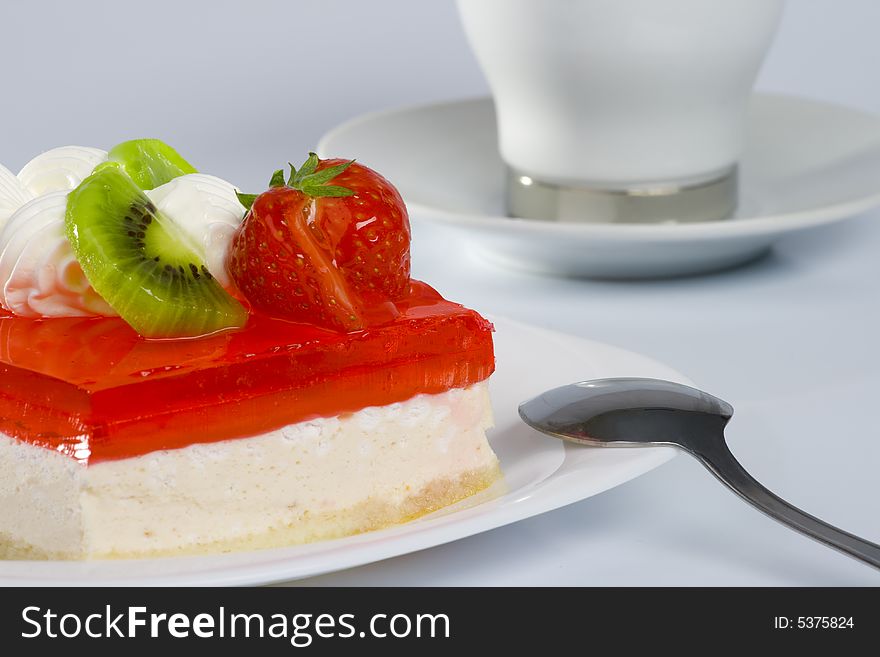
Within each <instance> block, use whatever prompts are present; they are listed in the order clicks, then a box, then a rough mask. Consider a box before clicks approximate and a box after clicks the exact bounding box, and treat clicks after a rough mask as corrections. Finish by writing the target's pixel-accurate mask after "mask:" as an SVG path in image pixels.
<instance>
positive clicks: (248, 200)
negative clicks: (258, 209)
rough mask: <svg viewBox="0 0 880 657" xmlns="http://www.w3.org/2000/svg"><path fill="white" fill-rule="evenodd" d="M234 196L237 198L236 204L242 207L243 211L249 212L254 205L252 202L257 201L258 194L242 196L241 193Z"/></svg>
mask: <svg viewBox="0 0 880 657" xmlns="http://www.w3.org/2000/svg"><path fill="white" fill-rule="evenodd" d="M235 195H236V196H237V197H238V202H239V203H241V204H242V205H243V206H244V209H245V210H247V211H248V212H250V209H251V207H253V205H254V201H256V200H257V196H259V194H242V193H241V192H235Z"/></svg>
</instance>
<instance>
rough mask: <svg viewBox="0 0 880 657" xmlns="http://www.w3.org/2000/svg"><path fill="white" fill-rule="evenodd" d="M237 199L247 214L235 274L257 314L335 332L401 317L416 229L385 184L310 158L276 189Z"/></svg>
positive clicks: (358, 167) (352, 167) (341, 164)
mask: <svg viewBox="0 0 880 657" xmlns="http://www.w3.org/2000/svg"><path fill="white" fill-rule="evenodd" d="M239 200H240V201H241V202H242V204H243V205H244V206H245V207H246V208H248V210H249V211H248V214H247V216H246V217H245V220H244V222H243V223H242V225H241V227H240V228H239V231H238V233H237V234H236V236H235V238H234V240H233V243H232V250H231V252H230V255H229V273H230V274H231V276H232V278H233V280H234V281H235V283H236V284H237V286H238V288H239V290H240V291H241V293H242V294H243V295H244V296H245V297H246V298H247V300H248V301H249V302H250V303H251V304H252V305H253V306H254V307H255V308H257V309H259V310H261V311H263V312H265V313H267V314H270V315H273V316H276V317H281V318H285V319H289V320H293V321H298V322H305V323H311V324H316V325H318V326H322V327H325V328H330V329H334V330H337V331H353V330H358V329H362V328H364V327H366V326H370V325H375V324H381V323H384V322H387V321H390V320H391V319H393V318H394V316H395V314H396V311H395V309H394V305H393V302H394V301H395V300H398V299H400V298H401V297H403V296H405V295H406V294H407V292H408V291H409V286H410V255H409V245H410V228H409V218H408V215H407V212H406V206H405V205H404V203H403V199H402V198H401V197H400V194H399V193H398V191H397V190H396V189H395V188H394V186H393V185H392V184H391V183H389V182H388V181H387V180H386V179H385V178H383V177H382V176H381V175H379V174H378V173H376V172H375V171H373V170H372V169H370V168H368V167H366V166H364V165H362V164H359V163H357V162H354V161H344V160H338V159H330V160H320V159H318V156H317V155H315V154H314V153H310V154H309V158H308V159H307V160H306V162H305V163H304V164H303V165H302V166H301V167H300V168H299V169H297V168H296V167H294V166H293V165H291V166H290V176H289V178H288V180H287V182H286V183H285V181H284V176H283V172H282V171H280V170H279V171H276V172H275V174H274V175H273V176H272V180H271V182H270V188H269V190H268V191H266V192H263V193H262V194H259V195H246V194H241V195H239Z"/></svg>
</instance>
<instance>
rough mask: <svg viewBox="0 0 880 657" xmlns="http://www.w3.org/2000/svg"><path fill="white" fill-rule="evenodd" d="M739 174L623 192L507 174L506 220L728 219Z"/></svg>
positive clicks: (734, 171) (639, 221) (732, 171)
mask: <svg viewBox="0 0 880 657" xmlns="http://www.w3.org/2000/svg"><path fill="white" fill-rule="evenodd" d="M737 177H738V176H737V168H736V166H733V167H731V168H730V169H728V170H727V171H725V172H724V173H723V174H722V175H721V176H718V177H715V178H712V179H711V180H707V181H703V182H699V183H691V184H675V183H670V184H657V185H642V186H637V187H631V188H624V189H604V188H601V187H591V186H579V185H560V184H557V183H550V182H545V181H541V180H539V179H536V178H534V177H533V176H530V175H528V174H525V173H522V172H519V171H516V170H515V169H513V168H510V167H508V169H507V190H506V202H507V208H506V209H507V214H508V215H509V216H511V217H520V218H524V219H543V220H546V221H560V222H569V223H634V224H647V223H693V222H698V221H719V220H722V219H727V218H729V217H730V216H731V215H733V213H734V212H735V211H736V205H737V192H738V182H737Z"/></svg>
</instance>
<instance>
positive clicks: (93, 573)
mask: <svg viewBox="0 0 880 657" xmlns="http://www.w3.org/2000/svg"><path fill="white" fill-rule="evenodd" d="M493 321H494V322H495V328H496V334H495V348H496V359H497V362H498V370H497V372H496V373H495V375H494V376H493V377H492V379H491V394H492V404H493V407H494V409H495V422H496V427H495V428H494V429H493V430H492V431H491V434H490V441H491V443H492V447H493V448H494V449H495V451H496V452H497V454H498V456H499V458H500V459H501V467H502V469H503V471H504V474H505V484H506V486H505V488H506V492H504V491H503V490H498V491H495V492H494V493H495V495H494V496H490V495H482V496H477V497H478V499H473V498H472V499H471V500H467V501H465V502H463V503H461V504H457V505H454V506H452V507H448V508H447V509H444V510H442V511H439V512H437V513H434V514H431V515H430V516H426V517H424V518H421V519H419V520H415V521H413V522H410V523H407V524H405V525H399V526H397V527H393V528H391V529H386V530H382V531H376V532H371V533H368V534H361V535H359V536H351V537H348V538H342V539H338V540H333V541H323V542H320V543H312V544H309V545H301V546H296V547H290V548H279V549H272V550H261V551H257V552H245V553H236V554H226V555H212V556H202V557H178V558H168V559H143V560H136V561H133V560H120V561H92V562H69V561H68V562H65V561H57V562H45V561H0V585H18V586H33V585H84V584H96V585H98V584H100V585H121V586H137V585H163V586H177V585H239V584H265V583H270V582H279V581H286V580H291V579H297V578H301V577H308V576H311V575H319V574H321V573H327V572H331V571H334V570H340V569H342V568H348V567H352V566H358V565H361V564H365V563H370V562H372V561H378V560H380V559H386V558H388V557H394V556H397V555H401V554H405V553H407V552H413V551H416V550H421V549H424V548H428V547H432V546H434V545H440V544H442V543H447V542H449V541H454V540H456V539H459V538H463V537H465V536H470V535H472V534H477V533H479V532H483V531H486V530H489V529H493V528H495V527H499V526H501V525H506V524H508V523H511V522H516V521H517V520H522V519H523V518H528V517H530V516H534V515H537V514H539V513H543V512H545V511H549V510H551V509H556V508H558V507H561V506H564V505H566V504H570V503H572V502H576V501H578V500H582V499H584V498H586V497H590V496H591V495H595V494H597V493H601V492H602V491H605V490H608V489H609V488H612V487H614V486H617V485H618V484H622V483H623V482H625V481H629V480H630V479H633V478H635V477H638V476H639V475H641V474H643V473H645V472H647V471H648V470H651V469H653V468H655V467H657V466H658V465H660V464H661V463H664V462H666V461H667V460H669V459H670V458H672V456H673V455H674V454H675V452H674V451H673V449H672V448H650V449H631V450H627V449H620V450H614V449H590V448H584V447H577V446H571V445H565V444H563V443H562V442H561V441H558V440H554V439H552V438H547V437H545V436H542V435H541V434H538V433H537V432H535V431H533V430H532V429H530V428H528V427H527V426H526V425H525V424H523V423H522V422H521V421H520V419H519V416H518V415H517V406H518V404H519V402H521V401H524V400H526V399H529V398H531V397H533V396H535V395H537V394H538V393H540V392H541V391H543V390H545V389H547V388H551V387H555V386H559V385H562V384H565V383H570V382H572V381H576V380H580V379H591V378H599V377H607V376H646V377H654V378H664V379H671V380H677V381H680V382H682V383H688V381H687V380H686V379H685V378H684V377H683V376H682V375H681V374H678V373H677V372H675V371H674V370H672V369H670V368H669V367H667V366H665V365H662V364H660V363H658V362H656V361H654V360H651V359H649V358H646V357H644V356H640V355H637V354H634V353H631V352H628V351H624V350H622V349H618V348H616V347H611V346H608V345H604V344H600V343H598V342H591V341H588V340H583V339H580V338H576V337H572V336H566V335H563V334H560V333H554V332H551V331H546V330H543V329H538V328H533V327H529V326H526V325H524V324H519V323H517V322H513V321H512V320H506V319H494V320H493Z"/></svg>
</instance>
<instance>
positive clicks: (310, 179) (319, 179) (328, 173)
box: [302, 160, 354, 186]
mask: <svg viewBox="0 0 880 657" xmlns="http://www.w3.org/2000/svg"><path fill="white" fill-rule="evenodd" d="M352 164H354V160H349V161H348V162H343V163H342V164H337V165H336V166H333V167H327V168H326V169H321V170H320V171H317V172H315V173H313V174H311V175H309V176H306V177H305V178H303V179H302V183H303V184H304V185H309V186H313V185H323V184H324V183H326V182H330V181H331V180H333V179H334V178H335V177H336V176H338V175H339V174H340V173H342V172H343V171H345V170H346V169H347V168H348V167H350V166H351V165H352Z"/></svg>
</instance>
